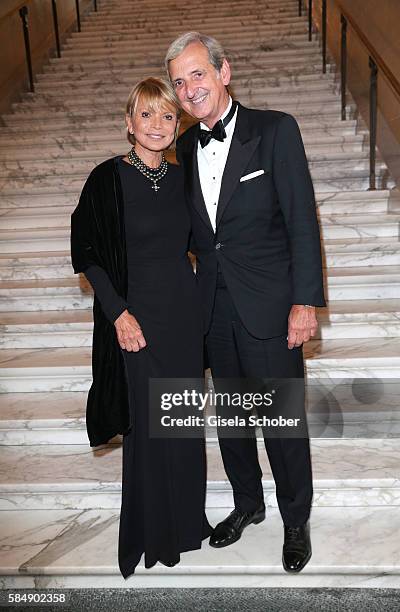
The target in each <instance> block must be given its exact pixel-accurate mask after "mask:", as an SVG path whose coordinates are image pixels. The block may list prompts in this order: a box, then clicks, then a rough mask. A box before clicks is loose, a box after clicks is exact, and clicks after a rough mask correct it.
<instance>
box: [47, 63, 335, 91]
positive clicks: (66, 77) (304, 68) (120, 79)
mask: <svg viewBox="0 0 400 612" xmlns="http://www.w3.org/2000/svg"><path fill="white" fill-rule="evenodd" d="M318 66H319V65H318ZM151 72H152V74H154V75H155V76H157V75H158V76H161V75H164V76H165V72H164V70H163V68H162V66H161V65H157V66H154V67H152V70H151ZM128 75H129V78H128ZM148 75H149V67H146V66H144V65H143V66H140V65H139V66H132V68H131V70H130V71H129V73H127V72H126V71H124V70H116V69H112V70H109V71H108V72H106V71H105V70H104V71H102V73H101V75H99V71H96V73H92V72H90V71H88V72H83V71H79V72H77V71H76V70H73V71H72V73H71V72H70V73H68V72H63V74H62V75H58V74H57V72H56V71H54V70H52V71H50V72H38V73H37V74H36V75H35V81H36V83H37V86H38V87H39V88H40V87H42V86H43V87H44V88H51V87H53V86H55V85H61V86H62V87H65V85H66V84H68V83H71V84H72V85H73V86H79V85H80V84H82V83H90V84H92V83H93V82H97V83H100V84H103V83H104V84H110V83H115V84H121V83H126V84H127V87H128V89H129V87H132V85H133V83H134V82H135V81H136V80H138V79H140V78H144V77H145V76H148ZM335 75H336V67H335V65H333V64H330V63H327V66H326V74H323V73H322V71H321V67H320V66H319V67H318V68H317V66H315V65H314V64H307V63H303V64H300V65H291V66H290V70H287V69H286V70H283V69H282V68H281V67H276V66H273V65H270V66H264V65H263V63H262V61H259V60H257V61H253V62H251V64H250V65H249V63H247V65H245V64H239V65H237V64H235V66H234V75H233V79H234V80H235V79H239V78H254V77H263V78H265V79H268V80H269V81H271V79H275V82H281V79H282V82H286V81H288V82H290V83H293V82H303V81H307V80H309V79H310V78H312V79H315V77H317V76H319V77H320V78H321V81H324V80H328V81H331V79H332V78H335ZM285 80H286V81H285Z"/></svg>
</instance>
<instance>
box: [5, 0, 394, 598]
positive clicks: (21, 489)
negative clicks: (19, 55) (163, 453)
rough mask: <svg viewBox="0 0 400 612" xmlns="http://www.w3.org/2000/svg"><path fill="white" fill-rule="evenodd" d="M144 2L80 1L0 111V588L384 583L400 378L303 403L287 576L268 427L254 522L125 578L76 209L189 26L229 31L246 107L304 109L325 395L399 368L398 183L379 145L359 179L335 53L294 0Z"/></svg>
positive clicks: (390, 580) (219, 494)
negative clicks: (304, 487)
mask: <svg viewBox="0 0 400 612" xmlns="http://www.w3.org/2000/svg"><path fill="white" fill-rule="evenodd" d="M178 4H179V3H178ZM140 6H141V15H140V18H139V17H138V19H137V20H136V21H135V24H134V26H132V24H131V23H130V22H129V20H127V14H131V11H132V2H131V1H130V0H101V2H99V11H98V13H94V12H93V11H92V10H91V11H89V12H88V14H87V15H82V31H81V32H80V33H78V32H71V33H70V34H69V35H68V36H67V38H66V40H65V41H64V44H63V46H62V58H61V59H58V58H50V60H49V61H48V63H47V64H46V65H45V66H44V67H43V70H42V71H41V72H40V73H38V74H35V88H36V91H35V93H34V94H30V93H25V94H23V95H22V97H21V99H20V101H18V102H16V103H14V104H13V105H12V107H11V108H10V110H9V111H8V112H6V113H4V114H3V115H2V117H1V121H0V124H1V125H0V581H1V586H2V587H3V588H36V589H37V588H44V589H46V588H63V587H65V588H68V587H71V588H92V587H93V588H99V589H101V588H107V587H110V588H111V587H116V588H127V587H128V588H132V587H133V588H141V587H145V588H151V587H153V588H174V587H185V588H188V587H192V588H193V587H212V588H216V587H236V588H243V587H258V588H260V587H267V588H270V587H283V588H287V587H300V588H305V587H310V588H312V587H315V588H316V587H324V588H326V587H337V588H342V587H346V588H350V587H356V588H372V587H376V588H379V589H383V588H385V587H393V588H396V589H397V588H399V587H400V535H399V534H400V513H399V511H398V510H399V506H400V480H399V473H400V471H399V467H400V445H399V440H400V418H399V415H400V410H399V406H398V393H397V391H391V392H389V391H388V390H387V389H385V393H375V391H374V390H373V389H372V388H371V389H370V391H369V392H367V393H364V394H363V398H362V401H361V400H360V397H359V395H360V394H357V393H354V394H347V395H346V396H345V397H342V398H341V400H342V401H341V402H340V407H341V410H340V411H339V412H336V413H335V414H334V413H333V412H332V413H329V415H328V412H329V410H328V412H327V410H326V409H325V410H323V411H322V413H319V412H318V411H316V412H311V413H310V414H309V419H310V431H311V435H312V456H313V471H314V490H315V492H314V504H313V511H312V523H311V524H312V542H313V556H312V559H311V561H310V563H309V564H308V565H307V567H306V568H305V570H304V571H303V572H302V573H301V574H300V575H295V576H292V575H287V574H286V573H285V572H284V571H283V569H282V565H281V552H282V537H283V530H282V525H281V520H280V517H279V514H278V510H277V507H276V499H275V492H274V483H273V481H272V477H271V472H270V469H269V466H268V464H267V461H266V453H265V449H263V444H262V442H261V441H260V444H259V447H260V448H259V454H260V459H261V463H262V468H263V473H264V480H263V485H264V495H265V501H266V504H267V518H266V520H265V521H264V522H263V523H261V524H260V525H258V526H254V525H251V526H250V527H249V528H248V529H246V531H245V533H244V535H243V537H242V539H241V540H240V541H239V542H237V543H236V544H234V545H233V546H231V547H229V548H227V549H222V550H216V549H212V548H211V547H209V546H208V543H207V542H205V543H204V545H203V547H202V549H201V550H199V551H193V552H190V553H185V554H183V555H182V559H181V563H180V564H179V565H177V566H176V567H174V568H167V567H164V566H161V565H157V566H156V567H154V568H153V569H152V570H145V569H144V568H143V566H142V565H141V566H139V567H138V569H137V572H136V574H135V575H134V576H132V577H130V578H129V579H128V580H126V581H125V580H124V579H123V578H122V577H121V575H120V573H119V570H118V565H117V541H118V518H119V507H120V491H121V477H120V475H121V447H120V439H118V438H116V439H115V440H113V442H115V443H114V444H109V445H105V446H104V447H101V448H97V449H91V448H90V447H89V445H88V441H87V436H86V431H85V420H84V417H85V404H86V394H87V390H88V388H89V386H90V383H91V368H90V362H91V335H92V314H91V308H92V299H93V297H92V291H91V289H90V286H89V285H88V283H87V281H86V280H85V279H84V277H83V275H81V276H80V277H79V276H74V275H73V271H72V267H71V262H70V256H69V248H70V245H69V232H70V229H69V222H70V214H71V212H72V211H73V209H74V208H75V206H76V202H77V198H78V196H79V193H80V191H81V188H82V186H83V182H84V180H85V178H86V176H87V174H88V173H89V171H90V170H91V169H92V168H94V167H95V166H96V165H97V164H99V163H100V162H101V161H102V160H103V159H105V158H108V157H110V156H114V155H116V154H119V153H122V152H124V151H125V150H126V145H127V143H126V133H125V129H124V116H123V111H122V110H121V109H123V106H124V103H125V98H126V97H127V95H128V92H129V90H130V89H131V87H132V85H133V83H134V82H136V81H138V80H139V79H141V78H143V77H144V76H147V75H148V74H149V73H152V74H154V75H162V74H163V68H162V63H163V54H164V51H165V49H166V47H167V46H168V44H169V42H170V41H171V40H172V39H173V38H174V37H175V36H177V35H178V34H179V33H181V32H182V31H183V30H188V29H192V30H200V31H206V32H207V33H209V34H211V35H214V36H216V37H217V38H218V39H219V40H221V42H222V43H223V44H224V45H225V47H226V50H227V52H228V55H229V58H230V60H231V63H232V68H233V80H232V91H233V93H234V96H235V97H237V98H238V99H239V100H240V101H241V103H242V104H244V105H245V106H250V107H254V108H258V109H280V110H283V111H286V112H289V113H292V114H293V115H294V116H295V118H296V120H297V122H298V124H299V127H300V130H301V134H302V137H303V140H304V145H305V150H306V154H307V158H308V162H309V167H310V172H311V176H312V179H313V184H314V189H315V194H316V204H317V212H318V216H319V222H320V227H321V234H322V252H323V266H324V279H325V289H326V296H327V298H328V307H327V308H326V309H320V312H319V321H320V329H319V332H318V335H317V336H316V337H315V339H313V340H312V341H311V342H309V343H308V344H307V345H306V347H305V351H304V353H305V359H306V370H307V375H308V377H309V380H314V381H315V380H322V379H323V380H324V381H326V385H327V387H329V389H331V390H332V388H333V387H335V385H336V383H337V381H347V383H348V384H349V385H352V384H353V383H356V382H357V381H358V380H359V379H363V380H364V381H368V380H371V381H374V382H377V381H378V382H381V383H382V381H385V383H382V384H385V385H386V386H387V385H388V381H390V380H393V381H395V382H397V381H400V340H399V339H400V301H399V298H400V240H399V235H400V233H399V228H400V192H399V190H398V188H397V187H396V185H395V183H394V181H393V179H392V178H391V176H390V173H389V170H388V168H387V166H386V164H385V163H384V161H383V160H382V158H381V156H380V154H379V152H378V156H377V167H376V175H377V189H376V190H374V191H368V187H369V162H368V140H369V133H368V129H367V127H366V124H365V122H364V121H363V118H362V117H361V116H360V113H359V111H358V109H357V107H356V104H355V102H354V100H353V98H352V96H351V95H350V93H349V95H348V99H347V107H346V113H345V114H346V117H345V120H341V117H340V108H341V103H340V95H339V83H338V78H337V70H336V66H335V65H334V63H333V61H332V58H330V57H328V63H327V70H326V74H323V73H322V71H321V68H322V60H321V49H320V44H319V39H318V36H317V35H315V34H313V36H312V41H308V36H307V15H305V14H304V13H303V16H302V17H299V16H298V2H297V1H296V0H268V2H261V3H260V2H259V1H258V0H239V1H238V2H235V3H233V4H232V3H231V2H229V1H228V0H220V2H218V3H217V4H213V5H212V4H210V3H208V4H204V3H203V4H199V3H196V2H194V0H188V2H186V3H185V4H182V3H180V4H179V6H178V5H177V3H176V2H175V1H174V0H153V2H152V3H149V2H148V1H147V0H143V3H142V4H141V5H140ZM100 94H101V95H100ZM93 113H95V117H96V121H94V120H93ZM188 125H190V120H189V119H188V117H184V119H183V121H182V126H183V128H186V127H187V126H188ZM335 393H336V395H337V396H338V395H339V392H338V391H337V390H336V391H335ZM325 408H326V407H325ZM327 416H329V419H328V418H327ZM207 437H208V439H207V450H208V479H209V482H208V494H207V511H208V515H209V519H210V522H211V523H212V524H216V523H217V522H218V521H219V520H220V519H222V518H223V517H224V516H225V515H226V514H227V513H228V511H229V509H230V508H231V505H232V495H231V491H230V487H229V485H228V483H227V480H226V476H225V473H224V470H223V467H222V462H221V458H220V455H219V451H218V447H217V443H216V435H215V431H213V430H209V431H207Z"/></svg>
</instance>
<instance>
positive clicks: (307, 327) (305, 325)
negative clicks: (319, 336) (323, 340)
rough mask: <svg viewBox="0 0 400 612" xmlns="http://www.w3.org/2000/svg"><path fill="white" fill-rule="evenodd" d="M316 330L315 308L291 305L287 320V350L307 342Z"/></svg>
mask: <svg viewBox="0 0 400 612" xmlns="http://www.w3.org/2000/svg"><path fill="white" fill-rule="evenodd" d="M317 329H318V321H317V317H316V316H315V306H303V305H301V304H293V306H292V308H291V309H290V313H289V319H288V348H289V349H292V348H293V347H294V346H301V345H302V344H303V343H304V342H308V341H309V339H310V337H311V336H315V334H316V332H317Z"/></svg>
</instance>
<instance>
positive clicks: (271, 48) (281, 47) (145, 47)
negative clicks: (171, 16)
mask: <svg viewBox="0 0 400 612" xmlns="http://www.w3.org/2000/svg"><path fill="white" fill-rule="evenodd" d="M255 30H256V31H251V32H246V30H244V31H240V32H238V33H236V34H235V46H234V52H235V54H236V57H237V55H238V54H239V53H240V52H241V49H242V47H244V48H248V47H251V46H252V45H254V49H255V50H261V51H267V52H268V53H278V52H279V53H283V54H289V53H290V52H291V51H292V52H293V51H294V50H296V51H297V52H298V53H299V54H300V53H302V54H304V56H307V55H308V54H311V53H312V52H314V53H318V52H319V47H318V43H317V42H316V41H315V42H309V41H308V39H307V35H306V34H305V33H304V34H303V36H302V39H300V40H295V39H294V38H293V37H284V33H283V32H282V34H281V37H280V38H276V37H275V35H272V36H271V37H270V38H268V45H267V44H263V43H261V44H260V43H259V39H257V38H256V37H257V36H258V34H257V30H258V31H260V28H259V27H256V28H255ZM297 38H298V37H297ZM224 39H225V40H224ZM229 40H231V39H230V36H229V35H228V34H225V35H224V36H223V37H222V39H221V43H222V44H223V45H224V46H225V47H227V49H228V52H229V47H230V46H231V45H230V44H229ZM170 42H171V37H170V36H161V37H160V40H158V48H157V52H158V53H159V49H162V48H163V46H164V47H165V50H166V49H167V48H168V45H169V43H170ZM144 52H147V53H149V54H153V53H154V52H155V48H154V36H152V35H151V34H149V35H148V37H143V38H142V37H141V38H140V39H137V40H131V41H130V42H125V43H124V44H120V43H112V44H107V43H101V42H99V43H98V44H97V46H96V45H92V43H91V42H88V43H86V44H85V45H79V46H75V45H73V46H70V47H69V48H68V47H67V48H65V47H64V48H63V53H62V57H63V59H64V60H70V61H75V59H77V60H78V61H81V60H82V59H83V58H84V59H85V61H87V60H99V59H102V60H109V59H114V58H117V59H118V60H122V59H126V58H131V57H132V55H141V54H142V53H144Z"/></svg>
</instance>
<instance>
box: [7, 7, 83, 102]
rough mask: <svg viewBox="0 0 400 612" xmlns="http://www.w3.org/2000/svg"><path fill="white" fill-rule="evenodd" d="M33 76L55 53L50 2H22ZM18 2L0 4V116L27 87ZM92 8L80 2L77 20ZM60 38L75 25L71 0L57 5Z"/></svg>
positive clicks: (74, 10)
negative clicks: (26, 17)
mask: <svg viewBox="0 0 400 612" xmlns="http://www.w3.org/2000/svg"><path fill="white" fill-rule="evenodd" d="M25 4H26V6H27V7H28V11H29V14H28V20H29V36H30V44H31V51H32V63H33V72H34V74H35V72H37V71H38V70H40V68H41V66H42V65H43V63H44V62H45V61H46V60H47V58H48V57H49V53H53V52H54V49H55V46H56V45H55V37H54V27H53V13H52V3H51V0H26V3H25ZM20 6H21V0H1V3H0V40H1V54H0V113H1V112H5V111H7V110H8V108H9V106H10V104H11V102H13V101H15V100H17V99H18V96H19V94H20V92H22V91H26V90H27V89H28V86H29V80H28V72H27V67H26V60H25V46H24V37H23V32H22V24H21V18H20V16H19V11H18V9H19V7H20ZM92 6H93V1H92V0H80V12H81V16H82V15H83V14H84V13H85V12H86V11H87V10H89V9H90V8H91V7H92ZM57 14H58V24H59V30H60V36H62V33H65V32H67V31H68V30H70V29H71V28H72V27H73V26H74V25H75V24H76V8H75V0H62V2H58V3H57Z"/></svg>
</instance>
